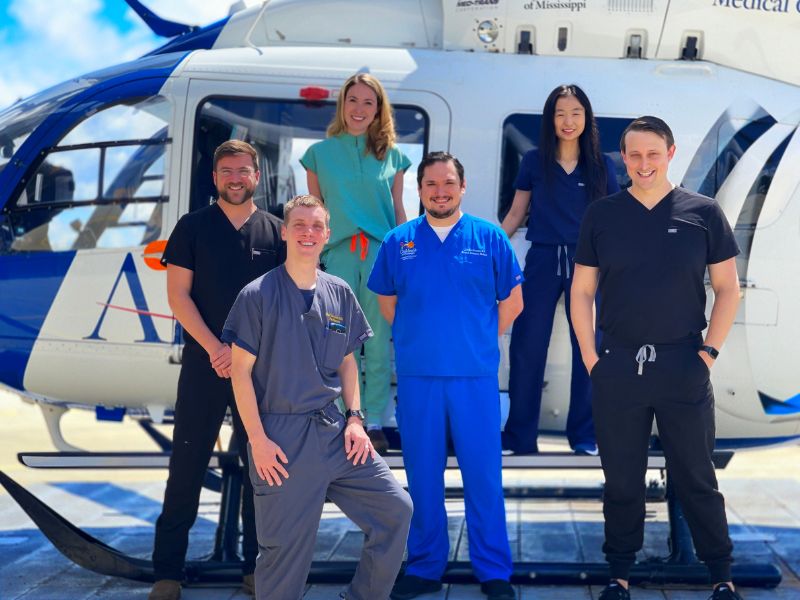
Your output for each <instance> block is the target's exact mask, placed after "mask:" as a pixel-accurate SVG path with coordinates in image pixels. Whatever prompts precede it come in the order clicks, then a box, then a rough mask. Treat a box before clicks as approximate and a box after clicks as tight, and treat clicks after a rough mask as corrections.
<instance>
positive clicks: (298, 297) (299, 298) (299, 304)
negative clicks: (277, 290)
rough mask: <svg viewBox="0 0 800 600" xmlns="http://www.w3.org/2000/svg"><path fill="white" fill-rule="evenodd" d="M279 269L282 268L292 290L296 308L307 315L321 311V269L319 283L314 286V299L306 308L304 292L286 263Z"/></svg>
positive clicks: (318, 277)
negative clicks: (290, 273) (319, 292)
mask: <svg viewBox="0 0 800 600" xmlns="http://www.w3.org/2000/svg"><path fill="white" fill-rule="evenodd" d="M278 269H280V270H281V273H282V274H283V277H284V278H285V280H286V284H287V287H288V288H289V289H291V290H292V302H293V303H294V304H295V308H299V309H300V314H301V315H304V316H307V315H316V314H318V313H319V294H318V293H317V292H318V291H319V287H320V283H321V278H320V276H319V274H320V271H319V270H317V283H316V285H315V286H314V299H313V300H312V301H311V308H309V309H308V310H306V300H305V298H303V292H302V291H301V290H300V288H299V287H297V284H296V283H295V281H294V279H292V276H291V275H289V271H287V270H286V265H285V264H282V265H281V266H280V267H278Z"/></svg>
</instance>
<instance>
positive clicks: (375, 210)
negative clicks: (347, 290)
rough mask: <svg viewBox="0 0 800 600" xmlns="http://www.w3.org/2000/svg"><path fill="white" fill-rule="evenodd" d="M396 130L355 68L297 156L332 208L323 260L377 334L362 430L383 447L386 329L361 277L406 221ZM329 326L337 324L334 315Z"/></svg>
mask: <svg viewBox="0 0 800 600" xmlns="http://www.w3.org/2000/svg"><path fill="white" fill-rule="evenodd" d="M395 138H396V136H395V131H394V118H393V116H392V107H391V104H390V103H389V98H388V97H387V96H386V91H385V90H384V89H383V86H382V85H381V83H380V81H378V80H377V79H376V78H375V77H373V76H372V75H369V74H367V73H358V74H356V75H353V76H352V77H350V78H349V79H348V80H347V81H345V83H344V85H343V86H342V89H341V90H340V92H339V97H338V99H337V101H336V116H335V117H334V119H333V121H332V122H331V124H330V125H329V126H328V138H327V139H325V140H323V141H321V142H317V143H316V144H314V145H313V146H311V147H310V148H309V149H308V151H307V152H306V153H305V154H304V155H303V157H302V158H301V159H300V163H301V164H302V165H303V167H304V168H305V169H306V176H307V179H308V191H309V193H310V194H312V195H314V196H317V197H319V198H321V199H322V200H323V201H324V202H325V205H326V206H327V208H328V210H329V211H330V215H331V225H330V228H331V237H330V240H329V242H328V245H327V247H326V249H325V252H324V253H323V255H322V258H321V261H322V263H323V264H324V265H325V269H326V270H327V272H328V273H331V274H333V275H336V276H338V277H341V278H342V279H344V280H345V281H346V282H347V283H348V284H349V285H350V287H351V288H352V289H353V292H355V294H356V297H357V298H358V302H359V304H361V307H362V309H363V311H364V314H365V315H366V317H367V319H368V320H369V323H370V325H371V326H372V330H373V332H374V334H375V335H374V337H373V338H372V339H370V340H369V341H367V342H366V344H365V345H364V357H365V359H366V365H365V368H364V374H365V377H364V380H363V381H362V382H361V383H362V389H361V392H362V398H363V400H362V405H363V406H364V407H365V408H366V423H365V425H366V428H367V433H368V435H369V437H370V440H371V441H372V444H373V446H374V447H375V449H376V450H377V451H378V452H381V453H383V452H385V451H386V449H387V448H388V443H387V440H386V437H385V435H384V434H383V430H382V429H381V425H382V421H381V418H382V415H383V413H384V410H385V408H386V404H387V402H388V401H389V394H390V385H391V369H390V364H389V356H390V354H389V338H390V333H391V332H390V328H389V324H388V323H387V322H386V320H385V319H384V318H383V316H381V313H380V310H379V308H378V300H377V297H376V296H375V294H373V293H372V292H371V291H369V290H368V289H367V280H368V278H369V274H370V272H371V270H372V265H373V263H374V262H375V257H376V256H377V253H378V248H379V246H380V243H381V241H382V240H383V237H384V236H385V235H386V234H387V233H388V232H389V231H390V230H391V229H393V228H394V227H396V226H397V225H400V224H402V223H405V222H406V214H405V210H404V209H403V175H404V174H405V171H406V170H407V169H408V168H409V167H410V166H411V161H410V160H409V159H408V157H407V156H405V155H404V154H403V153H402V152H401V151H400V150H399V149H398V148H397V146H396V145H395ZM328 328H329V329H330V330H331V331H332V332H335V330H336V324H335V322H334V321H333V319H332V321H331V323H329V324H328ZM334 334H335V333H334ZM359 366H360V365H359Z"/></svg>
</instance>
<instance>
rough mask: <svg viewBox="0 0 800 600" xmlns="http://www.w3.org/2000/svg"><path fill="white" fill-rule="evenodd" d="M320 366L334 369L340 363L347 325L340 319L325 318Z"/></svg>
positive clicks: (345, 344)
mask: <svg viewBox="0 0 800 600" xmlns="http://www.w3.org/2000/svg"><path fill="white" fill-rule="evenodd" d="M322 344H323V348H322V366H323V367H324V368H325V369H328V370H330V371H336V370H337V369H338V368H339V366H340V365H341V364H342V361H343V360H344V357H345V351H346V349H347V326H346V325H345V323H344V321H343V320H342V319H336V318H330V317H329V318H327V319H326V320H325V332H324V334H323V336H322Z"/></svg>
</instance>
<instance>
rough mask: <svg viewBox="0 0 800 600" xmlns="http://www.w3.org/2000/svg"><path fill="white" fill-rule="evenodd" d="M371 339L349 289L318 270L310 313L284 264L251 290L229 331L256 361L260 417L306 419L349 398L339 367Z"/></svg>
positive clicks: (227, 338) (239, 302)
mask: <svg viewBox="0 0 800 600" xmlns="http://www.w3.org/2000/svg"><path fill="white" fill-rule="evenodd" d="M370 337H372V329H371V328H370V326H369V323H367V319H366V318H365V317H364V313H363V312H362V311H361V307H360V306H359V304H358V301H357V300H356V298H355V296H354V295H353V292H352V291H351V290H350V287H349V286H348V285H347V284H346V283H345V282H344V281H343V280H342V279H339V278H338V277H334V276H333V275H329V274H327V273H324V272H322V271H317V286H316V290H315V293H314V301H313V303H312V304H311V310H308V311H306V303H305V300H304V299H303V295H302V293H301V292H300V290H299V289H298V288H297V285H295V283H294V281H293V280H292V278H291V277H290V276H289V274H288V273H287V272H286V267H284V266H283V265H281V266H280V267H277V268H275V269H273V270H272V271H270V272H269V273H267V274H266V275H263V276H262V277H259V278H258V279H256V280H254V281H252V282H251V283H249V284H247V285H246V286H245V287H244V289H242V291H241V292H239V296H238V297H237V298H236V302H234V304H233V307H232V308H231V312H230V313H229V314H228V319H227V320H226V321H225V327H224V328H223V332H222V340H223V341H224V342H232V343H234V344H236V345H237V346H239V347H240V348H242V349H244V350H246V351H247V352H250V353H251V354H253V355H254V356H255V357H256V362H255V365H254V366H253V387H254V388H255V392H256V398H257V400H258V409H259V412H260V413H261V414H262V415H264V414H302V413H310V412H313V411H316V410H318V409H320V408H323V407H325V406H326V405H328V404H330V403H331V402H332V401H333V400H335V399H336V398H338V397H339V396H340V395H341V393H342V384H341V380H340V379H339V374H338V372H337V369H338V368H339V366H340V365H341V364H342V360H344V357H345V356H347V355H348V354H350V353H351V352H353V351H354V350H356V349H357V348H359V347H360V346H361V344H363V343H364V340H366V339H367V338H370Z"/></svg>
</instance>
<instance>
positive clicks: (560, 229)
mask: <svg viewBox="0 0 800 600" xmlns="http://www.w3.org/2000/svg"><path fill="white" fill-rule="evenodd" d="M603 159H604V160H605V165H606V182H607V183H606V193H607V194H608V195H611V194H615V193H616V192H618V191H619V184H618V183H617V175H616V171H615V169H614V163H613V162H612V161H611V159H610V158H609V157H608V156H606V155H605V154H604V155H603ZM552 169H553V177H552V179H551V180H550V182H549V185H548V181H547V179H546V178H545V165H544V162H543V159H542V155H541V153H540V152H539V150H538V149H536V150H531V151H530V152H527V153H526V154H525V156H523V157H522V162H521V163H520V165H519V173H517V179H516V181H514V188H515V189H518V190H523V191H526V192H531V208H530V217H529V219H528V233H527V234H526V235H525V239H527V240H530V241H531V242H534V243H537V244H555V245H560V244H572V245H574V244H576V243H577V242H578V233H579V232H580V227H581V220H582V219H583V213H584V212H586V207H587V206H589V201H590V200H589V188H588V187H587V183H586V181H585V180H584V176H583V172H582V170H581V165H580V164H578V166H577V167H575V170H574V171H572V173H567V172H566V171H564V169H563V168H562V167H561V165H559V164H558V163H556V164H554V165H553V166H552Z"/></svg>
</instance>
